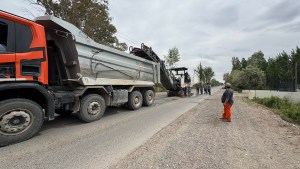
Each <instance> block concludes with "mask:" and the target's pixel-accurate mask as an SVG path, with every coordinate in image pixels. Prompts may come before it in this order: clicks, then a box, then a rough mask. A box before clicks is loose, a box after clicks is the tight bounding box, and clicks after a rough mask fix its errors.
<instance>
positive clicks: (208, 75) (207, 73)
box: [203, 67, 215, 83]
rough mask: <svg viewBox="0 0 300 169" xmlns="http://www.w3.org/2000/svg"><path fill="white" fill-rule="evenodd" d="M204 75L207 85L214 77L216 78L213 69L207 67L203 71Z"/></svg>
mask: <svg viewBox="0 0 300 169" xmlns="http://www.w3.org/2000/svg"><path fill="white" fill-rule="evenodd" d="M203 75H204V79H205V81H204V82H205V83H209V82H210V81H211V79H212V77H214V76H215V72H214V71H213V70H212V68H211V67H205V68H204V69H203Z"/></svg>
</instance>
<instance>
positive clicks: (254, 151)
mask: <svg viewBox="0 0 300 169" xmlns="http://www.w3.org/2000/svg"><path fill="white" fill-rule="evenodd" d="M221 92H223V91H222V90H220V91H218V92H217V93H216V94H214V95H212V96H209V97H208V98H207V99H206V100H205V101H203V102H201V103H199V104H198V105H197V106H196V107H194V108H193V109H192V110H190V111H189V112H187V113H185V114H184V115H182V116H181V117H179V118H178V119H177V120H176V121H174V122H173V123H171V124H170V125H168V126H167V127H165V128H164V129H162V130H161V131H160V132H158V133H157V134H156V135H154V136H153V137H152V138H151V139H150V140H149V141H147V142H146V143H145V144H143V145H142V146H141V147H139V148H138V149H136V150H135V151H134V152H132V153H131V154H130V155H128V156H127V157H126V158H124V159H123V160H121V161H120V162H119V163H118V164H116V165H115V166H113V167H112V168H130V169H132V168H136V169H141V168H163V169H164V168H187V169H190V168H204V169H208V168H220V169H227V168H228V169H234V168H243V169H246V168H251V169H252V168H264V169H266V168H272V169H296V168H297V169H300V127H299V126H297V125H294V124H290V123H288V122H286V121H283V120H282V119H281V118H280V117H279V116H278V115H276V114H274V113H273V112H271V111H270V110H268V109H267V108H265V107H264V106H261V105H258V104H256V103H253V102H249V101H247V99H246V98H244V97H243V96H242V95H241V94H237V93H235V98H234V99H235V103H234V105H233V107H232V122H231V123H228V122H223V121H221V120H220V119H219V117H221V114H222V111H223V106H222V104H221V103H220V97H221V94H222V93H221ZM170 111H171V110H170Z"/></svg>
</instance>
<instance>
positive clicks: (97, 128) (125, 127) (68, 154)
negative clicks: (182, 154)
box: [0, 90, 214, 169]
mask: <svg viewBox="0 0 300 169" xmlns="http://www.w3.org/2000/svg"><path fill="white" fill-rule="evenodd" d="M213 91H214V90H213ZM206 97H207V95H204V96H193V97H189V98H179V97H170V98H167V97H166V94H161V93H160V94H158V95H157V98H156V101H155V104H154V106H152V107H147V108H141V109H140V110H137V111H128V110H126V109H123V108H110V109H108V111H107V112H106V114H105V116H104V117H103V118H102V119H101V120H99V121H96V122H93V123H87V124H85V123H84V124H83V123H82V122H80V121H79V120H78V119H77V118H75V117H73V118H68V119H66V118H64V119H63V118H62V119H57V120H55V121H52V122H48V123H46V124H45V125H44V126H43V128H42V131H41V132H40V133H39V134H38V135H37V136H35V137H34V138H32V139H30V140H28V141H25V142H22V143H19V144H15V145H11V146H7V147H2V148H0V156H1V158H0V168H1V169H2V168H47V169H51V168H55V169H56V168H65V169H68V168H70V169H71V168H72V169H74V168H108V167H109V166H111V165H113V164H115V163H116V162H118V161H119V160H120V159H122V158H124V157H125V156H126V155H128V154H129V153H131V152H132V151H133V150H134V149H136V148H137V147H139V146H140V145H142V144H143V143H145V142H146V141H147V140H148V139H149V138H151V137H152V136H153V135H154V134H155V133H157V132H158V131H160V130H161V129H162V128H164V127H165V126H167V125H168V124H170V123H171V122H173V121H174V120H175V119H177V118H178V117H179V116H181V115H182V114H184V113H185V112H187V111H188V110H190V109H191V108H193V107H194V106H195V105H197V104H198V103H199V102H201V101H202V100H204V99H205V98H206Z"/></svg>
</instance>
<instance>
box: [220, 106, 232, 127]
mask: <svg viewBox="0 0 300 169" xmlns="http://www.w3.org/2000/svg"><path fill="white" fill-rule="evenodd" d="M231 106H232V104H229V103H227V104H225V105H224V113H223V117H222V119H226V120H227V121H228V122H231Z"/></svg>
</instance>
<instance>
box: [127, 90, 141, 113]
mask: <svg viewBox="0 0 300 169" xmlns="http://www.w3.org/2000/svg"><path fill="white" fill-rule="evenodd" d="M142 104H143V97H142V94H141V92H139V91H133V92H131V93H130V94H129V96H128V102H127V107H128V108H129V109H130V110H137V109H139V108H140V107H141V106H142Z"/></svg>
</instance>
